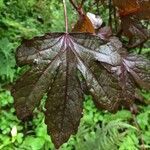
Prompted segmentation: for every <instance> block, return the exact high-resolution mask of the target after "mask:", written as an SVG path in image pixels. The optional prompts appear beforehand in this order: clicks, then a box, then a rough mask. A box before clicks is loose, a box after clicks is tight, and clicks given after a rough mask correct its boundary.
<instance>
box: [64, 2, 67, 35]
mask: <svg viewBox="0 0 150 150" xmlns="http://www.w3.org/2000/svg"><path fill="white" fill-rule="evenodd" d="M63 5H64V19H65V27H66V33H68V17H67V9H66V1H65V0H63Z"/></svg>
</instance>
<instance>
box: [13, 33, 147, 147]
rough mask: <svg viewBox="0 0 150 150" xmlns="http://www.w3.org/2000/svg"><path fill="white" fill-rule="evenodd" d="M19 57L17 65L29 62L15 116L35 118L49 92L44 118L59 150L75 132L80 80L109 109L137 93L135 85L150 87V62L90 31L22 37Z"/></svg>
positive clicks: (80, 98)
mask: <svg viewBox="0 0 150 150" xmlns="http://www.w3.org/2000/svg"><path fill="white" fill-rule="evenodd" d="M124 51H125V50H124ZM125 53H126V52H125ZM16 58H17V62H18V65H21V66H22V65H29V66H30V69H29V70H28V71H27V72H26V73H25V74H24V75H22V76H21V78H20V79H18V80H17V81H16V84H15V85H14V87H13V90H12V95H13V96H14V99H15V108H16V112H17V116H18V117H19V118H20V119H22V120H27V119H28V118H29V117H31V116H32V115H33V110H34V109H35V108H36V107H38V106H39V103H40V100H41V99H42V97H43V96H44V94H45V93H47V100H46V106H45V107H46V112H45V116H46V118H45V122H46V124H47V127H48V132H49V133H50V134H51V137H52V141H53V142H54V144H55V146H56V147H57V148H58V147H59V146H60V145H61V144H63V143H64V142H66V141H67V140H68V138H69V137H70V135H71V134H74V133H76V131H77V128H78V125H79V122H80V118H81V116H82V104H83V94H84V89H83V88H82V83H85V84H86V86H85V87H86V91H89V92H90V94H91V95H93V97H94V102H95V104H96V106H97V107H98V108H104V109H107V110H109V111H116V110H117V108H118V106H119V105H120V104H121V102H122V101H125V100H126V99H128V97H127V93H128V92H129V91H131V90H132V92H133V93H132V94H133V95H134V94H135V93H136V91H135V90H134V89H135V87H137V88H138V86H137V84H138V85H139V86H141V87H146V88H147V89H150V86H149V83H150V82H149V81H150V72H149V70H150V64H149V61H146V60H145V61H142V59H141V58H140V57H137V56H130V55H129V56H124V55H123V54H122V43H121V42H120V41H119V40H118V39H117V38H116V37H112V38H110V40H109V42H108V43H105V42H104V41H102V40H101V39H100V38H99V37H98V36H94V35H92V34H88V33H70V34H67V33H49V34H46V35H44V36H42V37H35V38H33V39H31V40H25V41H23V43H22V45H21V46H20V47H19V48H18V50H17V54H16ZM122 68H123V70H122ZM81 77H82V78H81ZM131 78H132V79H131ZM133 79H134V80H133ZM82 81H83V82H82ZM124 81H126V82H124ZM126 84H130V85H131V86H130V90H129V89H128V88H126V87H127V86H126ZM124 87H125V88H124ZM123 93H126V94H123Z"/></svg>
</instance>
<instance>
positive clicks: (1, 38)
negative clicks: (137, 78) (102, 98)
mask: <svg viewBox="0 0 150 150" xmlns="http://www.w3.org/2000/svg"><path fill="white" fill-rule="evenodd" d="M67 4H68V5H67V9H68V18H69V24H70V27H69V28H70V30H71V26H72V25H73V24H74V22H76V18H77V16H76V13H75V12H74V11H73V10H72V8H71V6H70V4H69V3H67ZM91 5H92V4H91V1H90V0H88V1H87V2H86V3H85V8H86V10H87V11H88V9H89V8H90V11H91V12H96V11H97V8H96V6H93V7H92V10H91ZM100 12H101V15H102V17H103V18H104V20H107V19H108V12H107V11H106V10H105V9H104V8H103V9H101V11H100ZM63 20H64V18H63V6H62V3H61V1H55V0H0V150H51V149H52V150H53V149H54V145H53V144H52V142H51V139H50V136H49V135H48V134H47V127H46V125H45V124H44V114H43V112H42V111H41V110H42V109H41V110H35V116H34V118H33V120H31V121H29V122H21V121H20V120H18V119H17V117H16V114H15V109H14V107H13V98H12V97H11V93H10V91H9V90H7V91H6V90H3V89H2V86H4V85H5V84H6V83H12V82H13V81H14V80H15V79H16V78H17V76H19V74H20V73H22V72H24V70H25V68H19V67H17V66H16V61H15V51H16V48H17V47H18V46H19V45H20V43H21V40H22V39H24V38H32V37H34V36H37V35H42V34H44V33H46V32H58V31H64V30H65V28H64V21H63ZM147 52H149V48H145V49H143V53H147ZM142 93H143V96H144V98H145V100H146V101H149V100H150V94H149V93H148V92H145V91H143V92H142ZM91 99H92V97H91V96H89V95H85V102H84V112H83V118H82V119H81V123H80V126H79V130H78V133H77V134H76V135H74V136H71V138H70V139H69V141H68V142H67V143H65V144H63V145H62V146H61V148H60V149H62V150H73V149H76V150H91V149H94V150H110V149H112V150H118V149H119V150H138V149H140V148H141V147H142V146H143V145H142V142H141V139H142V140H143V141H144V144H145V148H147V149H150V106H142V105H138V107H139V113H138V115H137V116H136V117H135V119H136V121H137V122H138V124H139V125H140V129H137V128H136V125H135V120H134V119H133V118H134V117H133V116H132V114H131V113H130V111H128V110H125V109H122V110H120V111H118V112H117V113H115V114H111V113H109V112H107V111H104V110H103V111H99V110H97V109H96V108H95V106H94V104H93V102H92V100H91Z"/></svg>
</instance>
